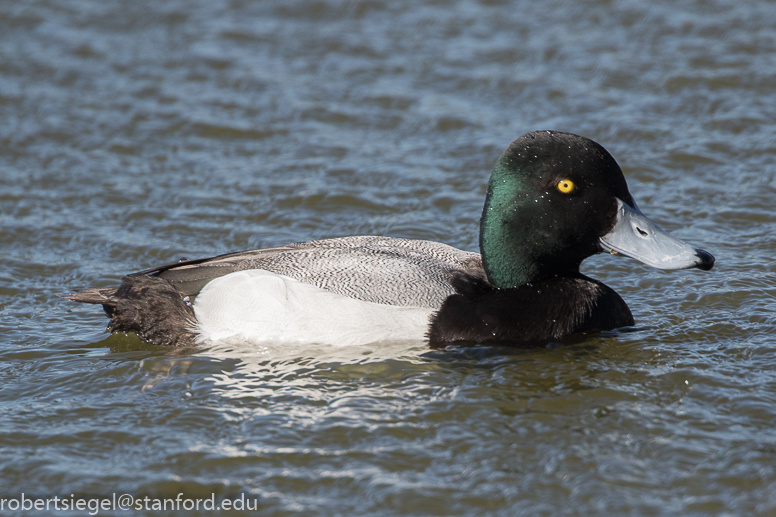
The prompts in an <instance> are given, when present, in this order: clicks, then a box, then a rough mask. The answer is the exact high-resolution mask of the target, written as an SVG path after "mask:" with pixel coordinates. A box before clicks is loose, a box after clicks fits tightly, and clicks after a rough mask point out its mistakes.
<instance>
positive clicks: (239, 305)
mask: <svg viewBox="0 0 776 517" xmlns="http://www.w3.org/2000/svg"><path fill="white" fill-rule="evenodd" d="M193 308H194V314H195V316H196V317H197V327H198V328H197V331H198V336H197V342H198V343H225V342H228V343H230V344H264V343H322V344H329V345H337V346H351V345H361V344H367V343H373V342H376V341H399V340H402V341H403V340H422V339H424V337H425V334H426V332H427V330H428V325H429V320H430V318H431V314H432V313H433V312H434V311H433V309H427V308H423V307H397V306H393V305H382V304H378V303H372V302H364V301H361V300H356V299H354V298H348V297H346V296H342V295H339V294H336V293H332V292H331V291H326V290H325V289H321V288H319V287H315V286H313V285H310V284H305V283H302V282H299V281H297V280H294V279H293V278H290V277H287V276H282V275H277V274H275V273H271V272H269V271H265V270H263V269H250V270H246V271H239V272H236V273H231V274H229V275H226V276H223V277H220V278H217V279H215V280H213V281H211V282H210V283H208V284H207V285H206V286H205V287H204V288H203V289H202V291H201V292H200V293H199V295H197V298H196V299H195V301H194V307H193Z"/></svg>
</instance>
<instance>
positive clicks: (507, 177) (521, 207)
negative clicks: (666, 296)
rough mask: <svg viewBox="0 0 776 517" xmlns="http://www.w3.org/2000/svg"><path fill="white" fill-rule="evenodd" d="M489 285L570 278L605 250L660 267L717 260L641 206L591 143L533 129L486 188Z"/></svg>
mask: <svg viewBox="0 0 776 517" xmlns="http://www.w3.org/2000/svg"><path fill="white" fill-rule="evenodd" d="M480 226H481V227H480V248H481V251H482V258H483V264H484V266H485V272H486V274H487V276H488V280H489V281H490V282H491V283H492V284H493V285H494V286H496V287H500V288H510V287H515V286H518V285H522V284H525V283H529V282H532V281H536V280H539V279H542V278H546V277H549V276H554V275H559V274H575V273H578V272H579V265H580V264H581V263H582V261H583V260H584V259H585V258H587V257H589V256H591V255H594V254H596V253H600V252H603V251H608V252H611V253H614V254H618V253H619V254H623V255H627V256H629V257H633V258H635V259H636V260H639V261H641V262H643V263H645V264H647V265H649V266H652V267H656V268H660V269H687V268H693V267H697V268H700V269H711V267H712V266H713V265H714V257H713V256H712V255H711V254H710V253H708V252H706V251H704V250H701V249H697V248H694V247H692V246H690V245H689V244H687V243H685V242H684V241H681V240H679V239H677V238H676V237H672V236H671V235H669V234H667V233H666V232H664V231H663V230H661V229H660V228H658V226H657V225H655V223H653V222H652V221H650V220H649V219H648V218H647V217H646V216H645V215H644V214H642V213H641V211H640V210H639V209H638V207H637V205H636V202H635V201H634V200H633V197H632V196H631V194H630V192H629V191H628V185H627V183H626V182H625V177H624V176H623V175H622V171H621V170H620V167H619V166H618V165H617V162H616V161H615V160H614V158H612V156H611V155H610V154H609V153H608V152H607V151H606V149H604V148H603V147H601V146H600V145H599V144H597V143H595V142H593V141H592V140H590V139H588V138H584V137H581V136H578V135H574V134H571V133H561V132H557V131H537V132H533V133H528V134H526V135H523V136H521V137H520V138H518V139H517V140H515V141H514V142H512V143H511V144H510V145H509V147H508V148H507V150H506V151H504V153H503V154H502V155H501V157H500V158H499V160H498V162H497V163H496V166H495V168H494V170H493V175H492V176H491V178H490V182H489V184H488V195H487V198H486V200H485V207H484V209H483V213H482V220H481V223H480Z"/></svg>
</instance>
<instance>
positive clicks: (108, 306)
mask: <svg viewBox="0 0 776 517" xmlns="http://www.w3.org/2000/svg"><path fill="white" fill-rule="evenodd" d="M116 291H118V289H113V288H107V289H84V290H82V291H77V292H75V293H68V294H59V295H57V296H59V297H60V298H64V299H65V300H70V301H72V302H80V303H94V304H97V305H102V308H103V309H104V310H105V313H106V314H107V315H108V316H112V315H113V309H114V308H115V307H116V304H117V302H116V299H115V298H114V296H115V295H116Z"/></svg>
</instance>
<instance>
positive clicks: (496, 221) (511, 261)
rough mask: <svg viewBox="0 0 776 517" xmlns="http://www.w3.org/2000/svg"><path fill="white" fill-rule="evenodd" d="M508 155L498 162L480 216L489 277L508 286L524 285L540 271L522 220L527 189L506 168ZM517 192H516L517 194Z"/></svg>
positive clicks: (484, 265) (506, 287) (499, 283)
mask: <svg viewBox="0 0 776 517" xmlns="http://www.w3.org/2000/svg"><path fill="white" fill-rule="evenodd" d="M504 160H505V157H504V156H502V157H501V159H500V160H499V161H498V163H497V164H496V167H495V169H494V170H493V174H492V175H491V177H490V182H489V183H488V194H487V197H486V198H485V206H484V207H483V209H482V219H480V252H481V254H482V264H483V267H484V268H485V274H486V275H487V277H488V281H489V282H490V283H491V284H492V285H493V286H495V287H498V288H501V289H508V288H511V287H517V286H519V285H524V284H527V283H529V282H531V281H532V280H534V279H535V278H536V277H537V275H538V274H539V271H538V268H537V267H536V265H535V264H533V263H532V262H533V261H532V260H531V257H530V256H529V255H528V250H527V249H525V248H526V246H525V244H526V243H527V242H528V240H530V235H527V233H528V231H529V229H528V228H527V227H526V224H525V222H524V223H523V224H519V223H518V222H517V220H518V217H519V216H520V215H521V213H522V210H521V206H522V205H523V203H522V199H521V194H520V192H522V191H524V190H525V189H524V186H523V185H522V181H521V178H520V177H519V176H517V175H515V174H510V173H508V171H507V167H508V165H509V164H508V163H504ZM515 193H517V194H515Z"/></svg>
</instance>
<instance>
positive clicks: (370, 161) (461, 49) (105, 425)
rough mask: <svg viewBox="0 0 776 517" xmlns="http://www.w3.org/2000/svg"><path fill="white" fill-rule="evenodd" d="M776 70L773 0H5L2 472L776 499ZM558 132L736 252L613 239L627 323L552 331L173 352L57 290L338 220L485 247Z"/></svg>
mask: <svg viewBox="0 0 776 517" xmlns="http://www.w3.org/2000/svg"><path fill="white" fill-rule="evenodd" d="M774 85H776V4H774V3H773V2H769V1H762V2H746V3H743V2H734V1H732V0H720V1H711V2H701V1H679V2H667V1H665V2H661V1H658V2H649V3H647V2H636V1H628V0H625V1H601V0H594V1H591V2H587V3H577V2H570V1H562V0H553V1H549V2H541V3H538V2H527V1H525V2H524V1H518V2H507V1H501V2H500V1H497V0H487V1H486V0H483V1H480V2H474V1H459V2H426V3H423V4H422V5H421V4H420V3H418V2H410V1H392V2H384V1H379V0H372V1H362V2H356V1H344V0H342V1H338V0H322V1H301V0H300V1H262V2H248V1H240V0H233V1H226V0H224V1H218V0H215V1H208V2H204V1H203V2H195V1H187V2H182V1H179V2H176V1H169V2H147V1H143V0H140V1H133V2H129V1H123V2H122V1H97V0H94V1H86V0H73V1H69V2H65V3H63V2H55V1H45V0H41V1H29V2H4V3H0V121H1V123H0V264H1V265H0V415H1V416H2V417H1V418H0V488H1V489H2V490H0V499H2V498H17V499H18V498H19V497H20V495H21V493H25V494H26V495H27V496H29V497H37V498H51V497H54V496H60V497H64V496H68V497H69V496H70V494H73V497H83V498H97V497H99V498H102V497H108V498H109V497H111V496H112V494H113V493H116V494H128V495H130V496H131V497H133V498H134V497H137V498H143V497H150V498H160V499H161V498H175V497H176V495H177V494H178V493H184V494H185V496H186V497H190V498H209V497H211V495H212V496H214V497H215V499H217V500H219V501H222V500H223V499H224V498H234V497H240V496H241V495H244V496H247V497H248V499H249V500H251V501H257V504H258V509H257V510H255V511H247V510H246V511H244V512H240V511H234V512H231V514H234V515H241V514H245V515H272V516H275V515H297V514H307V515H375V516H383V515H443V516H452V515H467V516H468V515H503V516H515V515H531V516H534V515H552V516H555V515H581V516H587V515H612V516H621V515H649V516H651V515H681V516H687V515H735V516H738V515H747V516H750V515H763V516H766V515H773V514H775V513H776V432H775V431H774V422H776V374H774V368H773V365H774V364H776V352H774V350H775V348H776V337H774V336H776V266H775V265H774V261H773V259H772V257H773V255H774V252H775V251H776V239H775V238H774V236H776V215H774V210H773V206H774V201H775V200H776V88H774ZM536 129H557V130H564V131H571V132H574V133H578V134H582V135H585V136H587V137H590V138H593V139H594V140H596V141H598V142H599V143H601V144H602V145H604V146H605V147H606V148H607V149H608V150H609V151H610V152H611V153H612V154H613V155H614V156H615V158H616V159H617V160H618V162H619V163H620V165H621V166H622V168H623V170H624V171H625V174H626V177H627V179H628V182H629V186H630V190H631V192H632V193H633V195H634V197H635V198H636V200H637V202H638V203H639V206H640V207H641V208H642V210H643V211H644V212H645V213H646V214H648V215H649V216H650V217H652V218H653V219H654V220H656V221H657V222H658V224H660V225H661V226H663V227H664V228H666V229H668V230H670V231H672V232H674V233H675V234H676V235H678V236H679V237H681V238H683V239H686V240H688V241H690V242H692V243H693V244H695V245H696V246H699V247H702V248H705V249H707V250H709V251H710V252H712V253H713V254H714V255H715V256H716V258H717V265H716V267H715V268H714V269H713V270H712V271H709V272H701V271H697V270H694V271H681V272H662V271H656V270H653V269H650V268H648V267H646V266H643V265H641V264H639V263H637V262H635V261H632V260H628V259H625V258H618V257H611V256H599V257H595V258H593V259H590V260H588V261H587V262H585V264H584V267H583V268H584V272H585V273H586V274H589V275H591V276H593V277H595V278H598V279H600V280H602V281H604V282H606V283H607V284H608V285H610V286H611V287H613V288H614V289H616V290H617V291H618V292H619V293H620V294H621V295H622V296H623V298H624V299H625V300H626V301H627V302H628V304H629V305H630V307H631V309H632V311H633V313H634V316H635V318H636V321H637V329H636V330H635V331H632V332H610V333H604V334H599V335H594V336H590V337H588V338H587V339H584V340H581V341H579V342H576V343H566V344H558V345H551V346H548V347H547V348H540V349H531V350H510V349H503V348H494V347H477V348H471V349H462V348H452V349H447V350H440V351H430V350H428V349H427V348H426V347H425V346H423V345H420V344H417V343H406V344H402V343H398V344H393V345H390V346H377V345H373V346H363V347H354V348H348V349H341V348H335V347H320V346H315V345H312V344H311V345H304V346H303V345H299V346H297V347H281V346H271V345H268V346H266V347H254V348H235V347H226V346H212V347H209V348H200V349H194V350H183V351H180V350H171V349H168V348H163V347H156V346H152V345H148V344H144V343H142V342H140V341H139V340H138V339H137V338H136V337H133V336H123V335H115V336H111V337H107V334H104V333H103V330H104V328H105V325H106V324H107V319H106V318H105V317H104V315H103V314H102V313H101V311H100V310H99V308H97V307H93V306H80V305H75V304H71V303H68V302H65V301H63V300H61V299H59V298H57V297H56V294H58V293H66V292H69V291H71V290H73V289H78V288H83V287H103V286H104V287H107V286H115V285H117V284H118V282H119V280H120V278H121V276H123V275H124V274H127V273H130V272H134V271H138V270H141V269H144V268H147V267H152V266H155V265H159V264H162V263H166V262H170V261H175V260H177V259H178V258H180V257H184V256H185V257H189V258H194V257H199V256H208V255H214V254H219V253H224V252H228V251H236V250H241V249H251V248H258V247H266V246H275V245H282V244H286V243H289V242H298V241H303V240H308V239H316V238H327V237H335V236H343V235H354V234H380V235H390V236H396V237H410V238H421V239H431V240H437V241H442V242H446V243H448V244H451V245H453V246H457V247H460V248H463V249H469V250H476V248H477V223H478V220H479V215H480V210H481V206H482V202H483V200H484V192H485V183H486V181H487V179H488V175H489V171H490V169H491V168H492V166H493V163H494V162H495V160H496V158H497V157H498V155H499V153H500V152H501V151H502V150H503V149H504V148H505V147H506V146H507V145H508V143H509V142H510V141H511V140H512V139H514V138H516V137H518V136H520V135H521V134H523V133H526V132H528V131H531V130H536ZM9 513H14V512H9ZM71 513H72V514H74V515H85V514H87V513H88V512H86V511H80V512H78V511H76V512H71ZM115 513H118V514H124V513H127V514H130V513H133V514H137V515H145V514H148V515H164V514H176V513H181V514H183V513H184V512H183V511H181V512H176V511H168V512H154V511H146V510H138V511H135V512H115ZM194 513H195V514H197V512H194ZM58 514H62V515H65V514H67V512H60V513H58ZM104 514H111V513H110V512H104ZM186 514H188V513H186ZM199 514H202V515H205V514H210V513H209V512H208V511H205V510H203V511H201V512H199Z"/></svg>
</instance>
